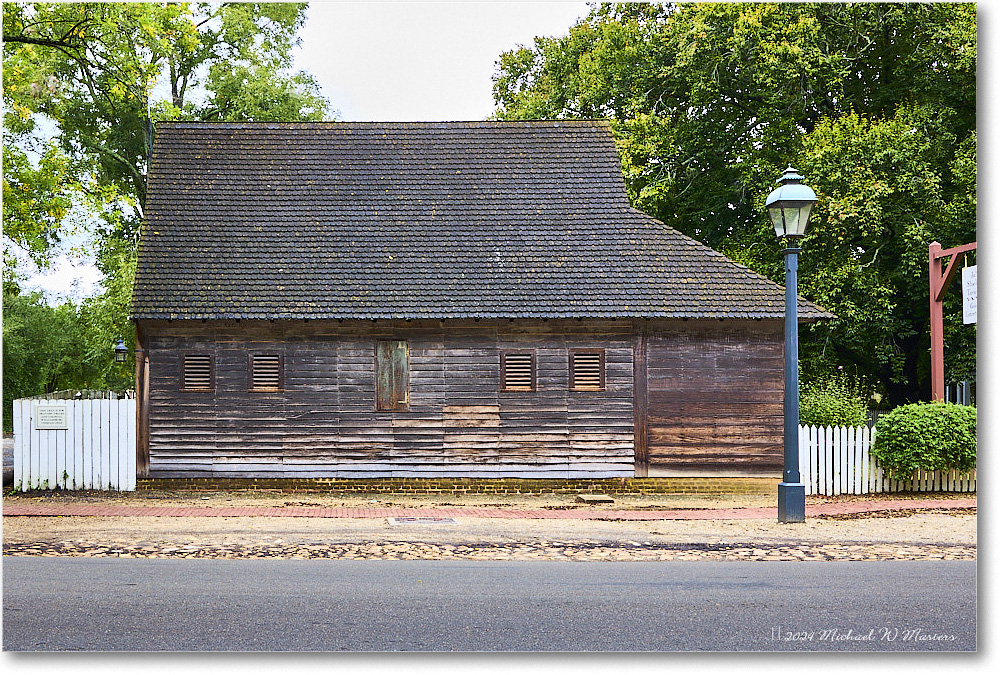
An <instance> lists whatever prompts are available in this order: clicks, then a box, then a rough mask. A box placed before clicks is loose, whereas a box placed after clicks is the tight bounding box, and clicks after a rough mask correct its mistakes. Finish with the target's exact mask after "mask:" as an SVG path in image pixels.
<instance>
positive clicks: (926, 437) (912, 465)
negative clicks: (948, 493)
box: [872, 403, 976, 480]
mask: <svg viewBox="0 0 1000 675" xmlns="http://www.w3.org/2000/svg"><path fill="white" fill-rule="evenodd" d="M872 456H873V457H875V459H877V460H878V461H879V464H880V465H881V466H882V469H883V470H884V471H886V472H887V473H888V475H889V476H890V477H892V478H895V479H897V480H908V479H910V478H911V477H912V476H913V472H914V471H916V470H917V469H923V470H926V471H939V470H940V471H951V470H952V469H958V470H959V471H971V470H972V469H974V468H976V409H975V408H974V407H972V406H967V405H957V404H955V403H912V404H910V405H904V406H900V407H898V408H894V409H893V410H891V411H889V412H888V413H887V414H885V415H883V416H881V417H879V418H878V423H877V424H876V425H875V442H874V444H873V445H872Z"/></svg>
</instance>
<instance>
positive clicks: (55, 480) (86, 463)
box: [14, 399, 136, 491]
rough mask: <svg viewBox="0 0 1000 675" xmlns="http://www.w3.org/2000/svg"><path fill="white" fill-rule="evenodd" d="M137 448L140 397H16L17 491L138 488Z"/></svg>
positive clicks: (15, 470)
mask: <svg viewBox="0 0 1000 675" xmlns="http://www.w3.org/2000/svg"><path fill="white" fill-rule="evenodd" d="M39 427H41V428H39ZM135 449H136V444H135V399H120V400H116V399H111V400H109V399H83V400H65V399H61V400H57V399H18V400H16V401H14V489H15V490H21V491H27V490H46V489H56V488H58V489H62V490H135Z"/></svg>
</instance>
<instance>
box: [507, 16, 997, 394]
mask: <svg viewBox="0 0 1000 675" xmlns="http://www.w3.org/2000/svg"><path fill="white" fill-rule="evenodd" d="M976 50H977V46H976V10H975V5H972V4H960V3H933V4H926V3H922V4H917V3H892V4H889V3H811V4H805V3H691V4H677V5H668V6H659V5H632V4H625V5H609V4H603V5H599V6H595V7H594V8H593V10H592V11H591V13H590V15H589V16H588V17H586V18H585V19H583V20H581V21H580V22H579V23H578V24H577V25H575V26H573V27H572V28H571V29H570V30H569V33H568V34H567V35H565V36H562V37H555V38H536V40H535V42H534V44H533V45H532V46H531V47H522V48H519V49H516V50H513V51H510V52H507V53H505V54H503V55H502V56H501V58H500V61H499V63H498V71H497V73H496V74H495V76H494V98H495V100H496V102H497V112H496V117H498V118H500V119H524V118H564V117H565V118H574V117H605V118H608V119H610V120H611V123H612V129H613V130H614V133H615V136H616V140H617V143H618V147H619V151H620V154H621V159H622V167H623V170H624V172H625V178H626V186H627V188H628V190H629V196H630V199H631V202H632V204H633V206H635V207H636V208H639V209H641V210H643V211H644V212H646V213H648V214H650V215H652V216H654V217H656V218H658V219H659V220H662V221H663V222H665V223H667V224H668V225H670V226H672V227H674V228H676V229H678V230H680V231H682V232H684V233H685V234H688V235H689V236H692V237H694V238H696V239H698V240H700V241H702V242H704V243H706V244H708V245H709V246H712V247H714V248H716V249H718V250H721V251H723V252H724V253H726V255H728V256H730V257H731V258H733V259H734V260H737V261H738V262H740V263H742V264H744V265H747V266H748V267H750V268H751V269H753V270H755V271H757V272H759V273H761V274H764V275H765V276H768V277H769V278H771V279H773V280H775V281H777V282H779V283H781V282H782V281H783V265H782V261H781V251H782V249H783V245H782V244H781V243H780V242H779V241H778V240H777V238H776V237H775V236H774V233H773V229H772V228H771V226H770V223H769V222H768V220H767V217H766V215H765V214H764V209H763V201H764V199H765V197H766V195H767V194H768V193H769V192H770V190H771V189H772V188H773V187H774V181H775V179H776V178H777V177H778V176H779V175H780V174H781V171H782V169H783V168H784V167H785V166H786V165H787V164H788V163H792V164H794V165H795V166H796V167H797V168H799V169H800V170H802V172H803V174H804V175H805V176H806V178H807V182H808V183H809V184H810V185H811V186H812V187H813V188H814V189H815V190H816V192H817V194H818V196H819V200H820V201H819V204H817V207H816V209H815V211H814V214H815V215H814V216H813V218H812V219H811V221H810V230H809V232H808V233H807V236H806V238H805V240H804V241H803V254H802V256H801V258H800V276H799V283H800V290H801V292H802V294H803V295H805V296H806V297H808V298H810V299H812V300H815V301H816V302H818V303H819V304H820V305H822V306H824V307H826V308H828V309H830V310H831V311H833V312H834V313H836V314H837V315H838V316H839V319H838V320H836V321H833V322H830V323H824V324H819V325H813V326H809V327H807V328H805V329H804V330H803V336H802V364H803V379H804V381H809V380H812V379H817V378H818V377H820V374H821V373H824V372H829V371H830V370H831V369H832V368H836V367H837V366H838V365H843V366H845V367H849V368H850V369H851V371H857V372H858V373H859V374H860V375H861V376H862V377H863V379H866V380H867V379H874V380H877V381H878V382H879V383H880V385H881V386H880V387H879V388H880V389H882V390H884V391H885V392H886V393H887V395H888V398H889V401H890V402H891V403H892V404H899V403H902V402H907V401H912V400H919V399H920V398H922V397H926V395H927V393H929V389H930V386H929V366H928V349H927V347H928V340H929V337H928V325H929V324H928V313H929V312H928V302H927V292H928V287H927V246H928V244H930V242H932V241H935V240H936V241H938V242H939V243H941V244H942V245H943V246H944V247H945V248H948V247H951V246H957V245H960V244H965V243H969V242H971V241H975V239H976V187H975V185H976V170H975V163H976V162H975V158H976V133H975V129H976V88H975V81H976V80H975V77H976ZM945 302H946V306H945V310H946V316H947V319H946V322H947V325H946V329H945V333H946V339H947V344H946V353H947V355H948V356H947V358H948V369H949V373H948V374H949V376H950V377H951V378H953V379H956V378H959V377H961V376H963V375H967V374H969V372H970V371H974V368H975V329H974V328H970V327H968V326H962V325H961V323H960V321H961V318H960V315H959V314H958V312H957V309H958V308H959V304H958V303H959V302H960V295H959V294H958V293H957V287H956V288H955V289H953V291H952V292H951V293H950V294H949V296H948V297H947V298H946V301H945Z"/></svg>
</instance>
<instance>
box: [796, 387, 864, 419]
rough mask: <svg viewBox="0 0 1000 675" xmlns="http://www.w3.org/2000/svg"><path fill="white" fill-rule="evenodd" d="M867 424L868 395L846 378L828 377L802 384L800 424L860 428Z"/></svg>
mask: <svg viewBox="0 0 1000 675" xmlns="http://www.w3.org/2000/svg"><path fill="white" fill-rule="evenodd" d="M867 423H868V405H867V397H865V396H864V394H862V393H861V391H860V389H859V387H858V386H857V385H856V384H855V383H853V382H851V381H849V380H847V379H846V378H844V377H828V378H826V379H822V380H817V381H814V382H812V383H811V384H809V385H806V386H803V387H802V393H801V395H800V397H799V424H808V425H815V426H827V427H860V426H864V425H866V424H867Z"/></svg>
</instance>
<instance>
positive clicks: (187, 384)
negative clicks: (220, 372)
mask: <svg viewBox="0 0 1000 675" xmlns="http://www.w3.org/2000/svg"><path fill="white" fill-rule="evenodd" d="M184 388H185V389H211V388H212V356H211V354H185V355H184Z"/></svg>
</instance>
